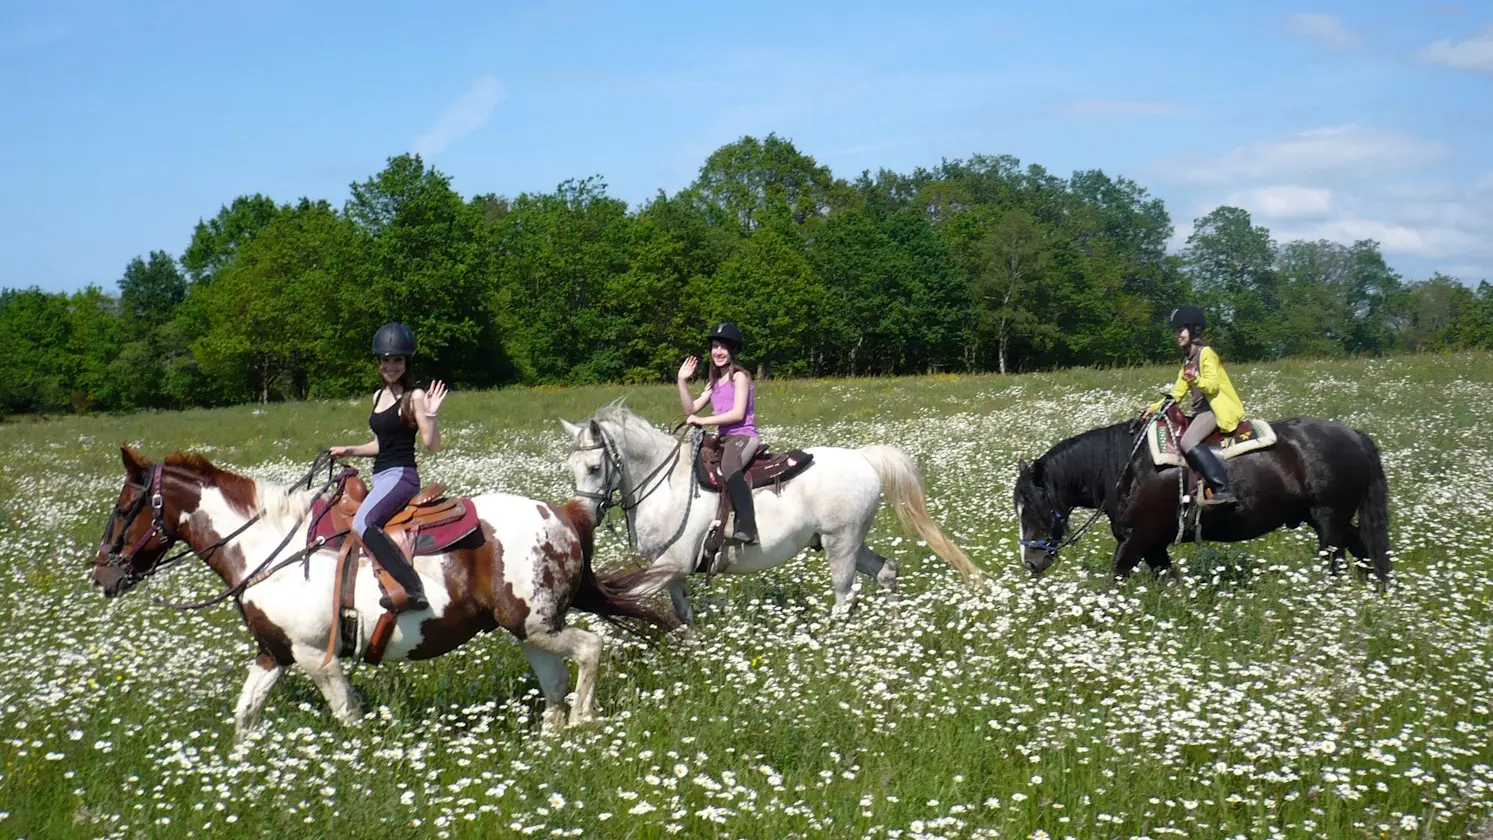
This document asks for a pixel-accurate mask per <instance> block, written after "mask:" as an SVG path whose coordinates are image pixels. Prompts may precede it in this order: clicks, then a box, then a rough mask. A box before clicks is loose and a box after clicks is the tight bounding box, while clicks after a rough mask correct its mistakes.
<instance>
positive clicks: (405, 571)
mask: <svg viewBox="0 0 1493 840" xmlns="http://www.w3.org/2000/svg"><path fill="white" fill-rule="evenodd" d="M363 545H365V546H367V547H368V550H369V551H371V552H373V556H374V557H375V558H377V559H378V564H379V565H380V566H383V567H384V569H385V570H386V571H388V573H389V576H390V577H392V578H394V580H396V581H398V582H399V585H400V586H402V587H404V592H405V594H406V595H408V596H409V608H410V609H412V610H423V609H426V608H427V607H429V606H430V602H428V601H426V600H425V587H424V586H423V585H422V584H421V583H420V576H419V575H417V574H415V569H414V567H413V566H411V565H410V564H409V563H408V562H407V561H406V560H405V559H404V552H402V551H400V550H399V546H397V545H395V544H394V541H393V540H391V539H389V535H388V534H386V533H384V529H382V528H379V527H377V526H375V525H369V526H368V527H367V528H364V529H363ZM378 605H379V606H381V607H383V608H384V609H386V610H389V609H393V608H394V605H393V604H392V603H390V601H389V596H387V595H385V596H383V597H382V598H379V599H378Z"/></svg>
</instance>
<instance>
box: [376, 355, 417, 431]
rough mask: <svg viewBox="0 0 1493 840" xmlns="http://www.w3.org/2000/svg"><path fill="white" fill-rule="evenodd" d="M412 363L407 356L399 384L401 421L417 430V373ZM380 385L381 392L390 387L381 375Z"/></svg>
mask: <svg viewBox="0 0 1493 840" xmlns="http://www.w3.org/2000/svg"><path fill="white" fill-rule="evenodd" d="M412 361H413V360H412V359H410V357H409V356H405V357H404V373H401V374H399V382H398V385H399V419H400V420H403V421H404V424H405V425H406V426H409V427H410V428H411V429H413V428H415V427H416V426H418V425H419V424H418V423H416V422H415V396H414V394H415V388H416V387H417V383H416V382H415V371H414V370H413V368H414V365H413V364H412ZM378 384H379V386H380V387H379V390H383V389H384V388H387V387H389V386H388V385H387V384H385V383H384V378H383V376H382V375H380V376H379V378H378Z"/></svg>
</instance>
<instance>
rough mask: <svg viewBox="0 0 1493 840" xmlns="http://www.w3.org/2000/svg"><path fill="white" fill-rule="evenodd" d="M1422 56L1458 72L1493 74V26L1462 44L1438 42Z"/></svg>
mask: <svg viewBox="0 0 1493 840" xmlns="http://www.w3.org/2000/svg"><path fill="white" fill-rule="evenodd" d="M1420 55H1421V58H1423V59H1425V60H1426V61H1429V62H1431V63H1432V64H1444V65H1446V66H1447V67H1455V68H1456V69H1458V70H1473V71H1476V72H1479V73H1493V25H1490V26H1488V27H1486V28H1484V29H1483V31H1481V32H1479V33H1477V34H1476V35H1473V36H1472V37H1471V38H1468V39H1466V40H1465V41H1461V42H1460V43H1452V42H1451V41H1450V40H1443V41H1437V42H1436V43H1434V44H1432V45H1430V46H1429V47H1426V48H1425V50H1424V51H1422V52H1421V54H1420Z"/></svg>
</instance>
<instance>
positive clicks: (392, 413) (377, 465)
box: [368, 391, 415, 473]
mask: <svg viewBox="0 0 1493 840" xmlns="http://www.w3.org/2000/svg"><path fill="white" fill-rule="evenodd" d="M378 393H379V396H381V395H382V394H383V391H379V392H378ZM401 402H402V399H396V400H395V401H394V404H393V405H391V406H389V407H388V408H386V409H384V410H383V411H378V410H377V409H378V396H375V397H374V398H373V407H374V409H375V410H374V411H373V413H371V414H369V415H368V428H370V429H372V430H373V437H374V439H375V440H377V441H378V454H377V455H375V456H374V457H373V471H374V472H375V473H377V472H379V471H381V470H387V469H389V468H391V467H411V468H414V466H415V429H414V428H413V427H411V426H409V425H406V424H405V422H404V418H402V417H400V416H399V406H400V403H401Z"/></svg>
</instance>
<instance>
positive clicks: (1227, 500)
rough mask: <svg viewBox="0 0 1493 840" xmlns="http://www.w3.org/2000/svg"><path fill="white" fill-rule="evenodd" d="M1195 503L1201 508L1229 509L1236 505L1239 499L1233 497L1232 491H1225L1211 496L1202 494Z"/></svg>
mask: <svg viewBox="0 0 1493 840" xmlns="http://www.w3.org/2000/svg"><path fill="white" fill-rule="evenodd" d="M1197 503H1198V504H1199V505H1201V506H1202V507H1229V506H1231V505H1236V504H1238V503H1239V497H1238V496H1235V495H1234V492H1233V491H1232V490H1225V491H1222V492H1221V493H1214V494H1212V495H1209V494H1207V493H1204V494H1203V496H1202V498H1200V499H1198V500H1197Z"/></svg>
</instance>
